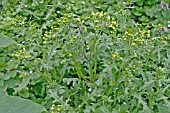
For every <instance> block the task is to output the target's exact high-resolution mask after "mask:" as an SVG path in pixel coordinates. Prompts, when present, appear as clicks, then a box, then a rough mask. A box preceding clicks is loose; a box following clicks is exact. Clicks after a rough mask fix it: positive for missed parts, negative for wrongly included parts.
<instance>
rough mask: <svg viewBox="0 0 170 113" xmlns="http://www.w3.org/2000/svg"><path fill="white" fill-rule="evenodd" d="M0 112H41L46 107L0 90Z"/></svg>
mask: <svg viewBox="0 0 170 113" xmlns="http://www.w3.org/2000/svg"><path fill="white" fill-rule="evenodd" d="M0 100H1V101H0V106H1V107H0V113H42V112H43V111H46V109H45V108H44V107H43V106H41V105H39V104H36V103H34V102H32V101H30V100H26V99H22V98H20V97H14V96H9V95H6V94H5V93H2V92H0Z"/></svg>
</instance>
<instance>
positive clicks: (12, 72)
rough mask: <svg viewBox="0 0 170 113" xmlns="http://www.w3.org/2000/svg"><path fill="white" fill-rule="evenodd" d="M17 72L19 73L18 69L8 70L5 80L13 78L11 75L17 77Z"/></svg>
mask: <svg viewBox="0 0 170 113" xmlns="http://www.w3.org/2000/svg"><path fill="white" fill-rule="evenodd" d="M16 74H17V72H16V71H10V72H8V73H7V74H5V75H4V77H3V79H4V80H8V79H9V78H11V77H15V76H16Z"/></svg>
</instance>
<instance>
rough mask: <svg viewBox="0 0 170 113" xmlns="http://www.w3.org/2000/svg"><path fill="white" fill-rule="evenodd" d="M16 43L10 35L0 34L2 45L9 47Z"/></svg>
mask: <svg viewBox="0 0 170 113" xmlns="http://www.w3.org/2000/svg"><path fill="white" fill-rule="evenodd" d="M12 44H15V41H14V40H12V39H10V38H9V37H8V36H6V35H3V34H0V47H7V46H9V45H12Z"/></svg>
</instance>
